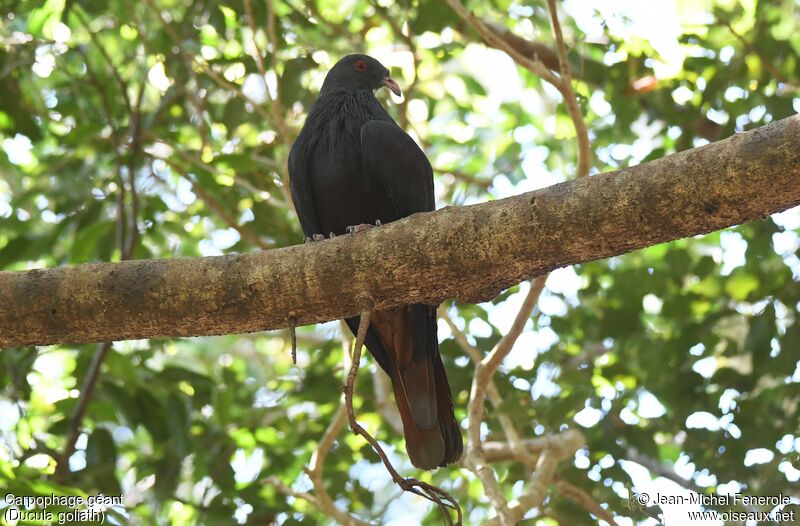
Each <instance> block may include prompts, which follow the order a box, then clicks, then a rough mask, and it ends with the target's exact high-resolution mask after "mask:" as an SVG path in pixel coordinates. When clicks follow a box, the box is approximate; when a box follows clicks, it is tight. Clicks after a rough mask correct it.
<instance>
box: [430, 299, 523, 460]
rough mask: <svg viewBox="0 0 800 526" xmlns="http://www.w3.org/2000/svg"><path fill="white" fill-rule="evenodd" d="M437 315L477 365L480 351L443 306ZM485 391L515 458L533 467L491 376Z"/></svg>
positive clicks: (479, 360) (479, 359)
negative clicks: (503, 410)
mask: <svg viewBox="0 0 800 526" xmlns="http://www.w3.org/2000/svg"><path fill="white" fill-rule="evenodd" d="M439 317H441V318H442V319H443V320H444V321H445V323H446V324H447V326H448V327H449V328H450V332H452V333H453V338H454V339H455V341H456V343H457V344H458V345H459V347H461V349H462V350H463V351H464V352H465V353H467V355H469V357H470V358H471V359H472V361H473V362H474V363H475V365H476V366H477V365H479V364H480V363H481V359H482V357H481V352H480V351H479V350H478V349H476V348H475V347H474V346H473V345H472V344H471V343H469V340H467V335H466V334H464V333H463V332H462V331H461V329H459V328H458V327H457V326H456V324H455V323H454V322H453V320H452V319H451V318H450V315H449V314H448V313H447V310H446V309H445V308H444V306H442V308H440V309H439ZM486 393H487V395H488V398H489V401H490V402H491V403H492V407H494V409H495V411H497V420H498V421H499V422H500V427H502V428H503V432H504V433H505V435H506V437H507V438H508V442H509V443H510V444H511V449H512V450H513V451H514V453H515V455H516V457H517V460H520V461H522V462H524V463H525V464H527V465H528V466H529V467H533V465H534V464H535V463H536V459H535V457H534V456H533V455H531V454H530V453H529V452H528V450H527V449H526V448H525V446H524V444H523V442H524V441H523V440H522V437H521V436H520V434H519V431H518V430H517V426H516V425H514V421H513V420H512V419H511V417H510V416H508V414H506V413H505V412H501V411H500V406H501V405H502V403H503V397H502V396H501V395H500V391H499V390H498V389H497V385H496V384H495V383H494V379H493V378H489V384H488V385H487V388H486ZM483 454H484V457H486V456H487V455H486V452H485V451H484V452H483ZM487 461H488V459H487Z"/></svg>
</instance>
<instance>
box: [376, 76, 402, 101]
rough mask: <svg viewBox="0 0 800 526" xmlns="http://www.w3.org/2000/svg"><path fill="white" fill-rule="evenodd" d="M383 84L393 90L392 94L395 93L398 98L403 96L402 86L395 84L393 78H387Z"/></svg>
mask: <svg viewBox="0 0 800 526" xmlns="http://www.w3.org/2000/svg"><path fill="white" fill-rule="evenodd" d="M381 84H383V85H384V86H386V87H387V88H389V89H390V90H392V93H394V94H395V95H397V96H398V97H399V96H400V95H401V92H400V85H399V84H397V82H395V80H394V79H393V78H392V77H386V78H385V79H383V80H382V81H381Z"/></svg>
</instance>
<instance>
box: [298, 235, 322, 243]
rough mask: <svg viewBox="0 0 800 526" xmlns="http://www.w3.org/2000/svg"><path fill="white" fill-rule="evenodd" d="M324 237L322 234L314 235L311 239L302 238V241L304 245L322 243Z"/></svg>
mask: <svg viewBox="0 0 800 526" xmlns="http://www.w3.org/2000/svg"><path fill="white" fill-rule="evenodd" d="M325 239H326V237H325V236H324V235H322V234H314V235H313V236H312V237H304V238H303V241H304V242H306V243H313V242H314V241H324V240H325Z"/></svg>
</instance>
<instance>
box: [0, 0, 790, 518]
mask: <svg viewBox="0 0 800 526" xmlns="http://www.w3.org/2000/svg"><path fill="white" fill-rule="evenodd" d="M547 4H548V3H547V2H536V3H533V4H531V3H529V2H517V1H512V0H492V1H489V2H477V1H472V2H461V3H459V2H458V1H456V0H448V1H447V2H445V1H441V0H413V1H412V0H398V1H396V2H391V1H382V0H352V1H347V2H335V1H329V0H312V1H310V2H300V1H295V0H265V1H264V2H260V1H251V0H243V2H241V3H239V2H211V1H203V0H196V1H189V0H145V1H143V2H140V3H125V2H117V1H111V2H96V1H85V2H71V1H65V0H47V1H45V2H38V3H34V2H30V3H26V2H16V1H6V2H4V4H3V5H4V9H3V10H2V12H0V13H2V17H3V18H2V19H1V20H0V38H2V41H1V43H0V144H2V148H0V270H6V271H21V270H26V269H32V268H44V267H47V268H49V267H61V266H67V265H74V264H80V263H86V262H105V261H121V260H128V259H155V258H172V257H177V256H209V255H220V254H230V253H247V252H252V251H255V250H258V249H272V248H280V247H286V246H290V245H294V244H298V243H300V242H302V234H301V232H300V228H299V224H298V222H297V218H296V216H295V214H294V211H293V209H292V205H291V199H290V197H289V194H288V180H287V172H286V158H287V156H288V151H289V147H290V145H291V143H292V141H293V139H294V137H295V136H296V134H297V132H298V130H299V128H300V126H301V125H302V122H303V118H304V116H305V114H306V112H307V110H308V108H309V106H310V104H311V103H312V102H313V100H314V98H315V96H316V94H317V92H318V90H319V87H320V85H321V83H322V79H323V78H324V74H325V72H326V71H327V69H328V68H329V67H330V66H331V65H332V64H333V63H335V61H336V60H337V59H338V58H340V57H341V56H343V55H344V54H347V53H350V52H354V51H363V52H367V53H370V54H371V55H373V56H375V57H376V58H378V59H379V60H381V61H382V62H383V63H384V64H385V65H387V66H389V67H391V68H392V69H393V76H394V77H395V78H396V79H397V80H398V82H400V84H401V86H402V88H403V91H404V96H403V98H402V99H397V98H394V99H393V98H390V97H389V95H388V94H381V95H380V96H381V98H382V99H383V102H384V103H385V104H386V106H387V108H388V109H389V111H390V112H391V113H392V115H393V116H394V117H395V119H396V120H397V121H398V122H399V123H400V124H401V125H402V126H403V127H404V128H405V129H406V130H407V131H409V132H410V133H411V134H412V135H413V136H414V137H415V138H416V139H417V140H418V141H419V142H420V144H421V145H422V146H423V149H424V150H425V151H426V153H427V154H428V156H429V158H430V160H431V163H432V165H433V167H434V170H435V177H436V181H435V182H436V196H437V204H438V206H439V207H443V206H448V205H450V206H458V205H465V204H473V203H478V202H484V201H489V200H493V199H497V198H500V197H505V196H509V195H515V194H520V193H522V192H524V191H529V190H532V189H537V188H543V187H546V186H548V185H551V184H553V183H556V182H561V181H565V180H568V179H571V178H573V177H575V176H576V174H579V173H580V172H581V159H584V160H585V161H586V162H589V163H590V164H589V165H588V166H589V167H590V168H591V173H592V174H597V173H601V172H607V171H610V170H615V169H620V168H626V167H629V166H635V165H639V164H642V163H646V162H649V161H653V160H655V159H660V158H662V157H664V156H666V155H668V154H671V153H674V152H678V151H684V150H688V149H690V148H694V147H699V146H702V145H704V144H707V143H709V142H714V141H717V140H720V139H723V138H726V137H729V136H731V135H733V134H735V133H737V132H743V131H748V130H752V129H755V128H758V127H761V126H764V125H766V124H769V123H771V122H773V121H776V120H779V119H782V118H784V117H787V116H790V115H793V114H794V113H796V112H798V111H800V93H799V92H798V86H800V77H798V71H800V65H799V64H798V63H797V62H798V59H797V57H798V56H800V31H798V29H800V18H798V17H800V13H798V7H797V4H796V2H792V1H791V0H769V1H765V0H760V1H756V0H752V1H751V0H745V1H742V2H728V1H719V2H707V3H701V4H691V5H689V3H680V2H677V3H676V4H675V5H672V4H671V3H658V5H656V4H655V3H654V4H653V5H652V6H649V7H646V8H640V9H633V8H631V10H628V11H626V10H625V9H622V8H616V7H615V4H613V3H612V4H609V5H605V4H604V5H603V6H602V7H599V8H597V9H594V8H589V7H587V6H586V5H584V4H583V3H580V2H566V3H564V4H563V5H562V4H559V12H558V16H559V18H560V20H561V28H560V29H561V30H562V31H563V38H564V40H565V42H566V48H567V53H566V56H565V57H563V58H566V64H568V65H569V69H566V68H565V67H564V66H565V65H566V64H565V63H564V61H563V60H562V61H560V60H559V51H560V50H561V48H560V46H559V43H558V41H557V39H556V37H555V36H554V34H553V31H552V28H551V24H552V22H551V15H550V11H549V9H548V5H547ZM620 5H622V4H620ZM459 6H466V8H467V10H462V11H459V10H458V7H459ZM498 48H499V49H498ZM526 61H528V62H526ZM529 63H535V64H537V65H538V66H536V67H541V68H542V70H537V69H536V67H534V68H531V67H529V66H530V64H529ZM526 64H527V66H526ZM537 71H539V73H537ZM548 73H549V74H550V75H554V76H555V77H556V78H557V79H563V78H565V77H566V78H567V79H569V76H570V75H569V73H571V78H572V82H568V83H566V84H568V85H569V86H570V87H571V89H572V90H574V95H575V97H574V99H572V98H570V97H567V99H566V100H567V102H569V103H571V102H572V100H575V101H577V103H578V104H577V105H575V106H574V107H572V108H570V104H565V103H564V102H565V97H564V94H563V91H559V90H557V89H554V88H553V87H552V86H551V85H550V84H548V83H547V82H546V81H545V80H543V78H546V76H547V74H548ZM543 75H544V77H543ZM575 108H577V109H578V110H579V113H580V115H582V118H583V119H584V120H585V126H586V129H587V130H588V133H585V134H583V133H582V131H581V129H580V127H579V126H576V125H575V123H576V122H577V121H576V116H575V114H574V111H575ZM576 128H577V131H576ZM582 138H585V139H588V145H589V149H588V153H590V155H588V156H587V155H586V153H587V150H585V149H584V148H583V147H582V146H580V140H579V139H582ZM579 154H582V155H579ZM797 169H798V168H797V166H794V167H792V166H775V170H781V171H782V173H787V172H789V171H791V170H794V173H796V172H797ZM601 197H602V195H601V196H600V197H598V200H597V203H596V206H597V209H598V211H603V210H604V209H605V208H604V207H605V204H606V202H605V201H603V199H602V198H601ZM596 241H597V243H598V244H602V243H603V239H602V237H601V236H600V235H598V238H597V240H596ZM196 286H197V287H202V286H203V284H202V283H196ZM537 300H538V303H537ZM534 305H536V309H535V310H534V311H533V313H532V314H531V311H530V309H533V307H534ZM526 307H527V308H528V310H527V311H526V310H525V309H526ZM799 310H800V211H799V210H798V209H797V208H794V209H791V210H789V211H787V212H784V213H781V214H776V215H774V216H772V217H769V218H766V219H763V220H759V221H755V222H751V223H747V224H743V225H741V226H737V227H734V228H731V229H727V230H723V231H719V232H715V233H711V234H708V235H704V236H698V237H692V238H687V239H682V240H678V241H674V242H670V243H666V244H658V245H654V246H650V247H648V248H645V249H643V250H639V251H637V252H633V253H630V254H627V255H624V256H618V257H613V258H610V259H606V260H601V261H594V262H589V263H583V264H580V265H576V266H573V267H568V268H566V269H561V270H558V271H555V272H554V273H552V274H550V276H549V277H548V278H547V279H546V282H545V281H544V278H543V279H541V280H539V281H534V282H533V283H532V284H531V283H527V282H526V283H523V284H521V285H519V286H514V287H512V288H510V289H508V290H506V291H504V292H502V293H501V294H500V295H499V296H497V297H496V298H495V299H493V300H491V301H488V302H485V303H480V304H468V303H462V302H447V303H445V304H444V305H443V306H442V307H441V309H440V323H439V326H440V327H439V337H440V342H441V344H440V347H441V351H442V354H443V359H444V362H445V367H446V369H447V372H448V377H449V378H450V383H451V387H452V389H453V398H454V403H455V407H456V417H457V419H460V420H461V421H462V427H464V430H465V431H464V432H465V436H466V433H467V431H466V429H467V427H468V425H469V424H470V423H473V424H475V425H478V424H479V425H480V429H479V432H480V437H481V440H482V441H483V444H484V455H483V457H484V459H485V460H486V462H487V463H488V465H489V466H490V468H491V472H492V476H493V477H494V478H495V479H496V481H497V486H498V489H499V490H500V495H499V497H498V496H497V495H494V494H492V490H491V488H487V486H486V484H485V482H486V481H485V479H484V478H483V477H482V476H478V475H477V474H476V468H475V466H462V467H451V468H447V469H440V470H438V471H436V472H433V473H430V474H420V473H415V472H414V470H413V469H412V468H411V466H410V464H409V463H408V461H407V459H406V458H405V452H404V449H403V447H402V433H401V432H400V430H399V427H398V425H397V415H396V414H395V413H394V412H393V411H394V409H393V408H392V405H393V404H392V403H391V401H389V402H387V397H390V396H391V394H390V391H391V389H390V388H388V386H387V382H386V379H385V378H384V377H383V376H382V375H381V373H380V372H379V371H377V367H376V366H375V364H374V363H373V362H372V360H371V358H369V357H366V358H364V359H363V360H362V370H361V374H360V379H359V384H358V390H357V396H356V404H355V409H356V413H357V417H358V419H359V421H360V422H361V423H362V424H363V425H365V427H367V428H368V429H369V430H370V431H371V432H372V434H373V435H374V436H376V437H377V438H378V439H379V440H380V441H381V443H382V444H383V445H384V448H385V449H386V451H387V452H388V454H389V456H390V458H391V460H392V461H393V463H394V464H395V466H397V467H398V469H400V471H401V472H403V473H404V474H410V475H415V476H417V477H418V478H421V479H422V480H425V481H429V482H432V483H435V484H437V485H439V486H440V487H442V488H443V489H445V490H446V491H448V492H449V493H450V494H452V495H453V497H454V498H455V499H456V500H457V501H458V502H459V504H460V505H461V508H462V509H463V512H464V516H465V518H464V521H465V523H466V524H477V523H482V522H484V521H486V520H489V519H490V518H491V517H494V516H495V513H496V509H497V502H498V501H499V502H502V501H503V500H506V501H511V502H512V503H513V502H523V503H532V505H531V506H528V508H527V509H524V514H525V518H526V519H527V520H526V523H530V524H542V525H552V524H577V525H580V524H595V523H597V521H598V520H605V521H606V522H608V521H610V520H615V521H616V522H617V523H618V524H626V523H627V524H636V523H639V522H641V523H643V524H653V523H654V522H653V521H654V520H663V516H662V517H661V518H659V510H656V509H649V510H647V509H643V508H642V507H640V506H636V505H634V504H633V502H632V501H630V500H629V496H631V495H633V494H634V492H639V493H641V492H643V491H646V490H647V488H646V487H642V486H643V484H649V483H651V478H652V479H658V481H657V483H658V484H661V485H660V486H658V485H654V486H653V487H662V488H663V487H669V488H673V490H674V491H676V492H678V491H679V489H678V487H680V488H683V489H682V490H680V491H684V490H691V491H697V492H701V493H724V492H735V493H743V494H749V495H777V494H783V495H787V496H793V497H795V498H797V497H800V495H799V494H798V491H797V481H798V480H800V459H799V458H798V455H800V362H798V360H799V359H800V354H798V350H800V324H798V319H797V312H798V311H799ZM520 312H521V313H522V316H518V315H517V314H518V313H520ZM515 317H516V319H515ZM509 334H511V335H514V338H509V337H508V335H509ZM296 339H297V364H296V365H295V364H293V363H292V356H291V351H290V349H291V338H290V335H289V332H288V331H286V330H282V331H274V332H266V333H253V334H247V335H228V336H219V337H204V338H186V339H166V340H133V341H120V342H114V343H101V344H97V345H53V346H48V347H39V348H35V347H25V348H10V349H4V350H2V351H0V365H2V366H0V431H2V438H1V439H0V489H4V490H6V491H5V492H3V493H13V494H15V495H42V496H45V495H83V496H88V495H96V494H98V493H101V492H102V493H104V494H106V495H120V494H122V495H124V502H123V504H122V505H116V506H113V507H110V508H108V512H109V517H108V520H109V521H110V522H111V523H114V524H129V523H130V524H231V523H233V522H238V523H242V524H270V523H276V524H296V523H303V524H309V523H320V524H325V523H330V522H338V523H344V524H358V523H360V522H359V521H364V522H367V523H371V522H379V523H387V524H389V523H393V522H392V521H395V522H394V524H400V523H403V522H402V521H404V520H405V521H410V522H412V523H413V522H415V521H419V522H421V523H425V524H438V523H441V521H442V516H441V514H440V511H439V510H438V509H437V508H436V506H434V505H432V504H430V503H428V502H427V501H423V500H421V499H418V498H417V497H414V496H412V495H410V494H407V493H406V494H403V493H402V491H401V490H399V489H398V488H397V487H396V486H395V485H394V484H393V483H392V481H391V478H390V477H389V475H388V473H386V471H385V470H384V468H383V466H382V465H381V464H380V461H379V460H378V457H377V456H376V455H375V453H374V452H373V451H372V450H371V449H370V448H369V446H368V445H366V444H365V443H364V442H363V440H362V439H361V438H360V437H357V436H355V435H352V434H350V433H348V432H347V431H346V430H342V427H343V425H344V420H343V415H344V413H343V412H342V409H341V407H342V406H341V400H340V395H341V391H342V385H343V383H344V373H343V364H345V363H346V360H345V359H344V358H343V357H344V356H345V355H347V351H346V350H344V349H346V348H347V347H348V346H349V345H351V344H352V342H351V341H350V338H349V335H347V334H345V333H343V332H342V331H341V327H340V325H339V324H337V323H328V324H322V325H317V326H309V327H301V328H298V329H297V338H296ZM506 344H508V345H512V346H513V349H511V348H509V349H507V350H508V351H510V352H509V354H508V355H507V356H505V358H504V359H503V360H502V363H500V364H498V365H499V370H498V371H497V373H496V374H494V375H493V376H492V375H490V376H489V380H490V381H491V383H488V382H484V383H483V384H482V385H483V388H485V389H487V390H488V398H489V402H490V403H487V404H486V408H485V410H483V409H482V411H483V413H484V415H483V417H482V418H481V419H480V420H479V421H478V422H477V423H476V422H475V421H474V420H471V419H470V418H468V417H472V416H474V413H473V412H470V413H469V414H468V410H467V408H468V403H469V400H470V390H471V389H474V384H475V382H473V374H474V371H475V366H474V361H476V360H477V361H479V360H481V359H482V358H483V357H484V356H486V355H487V353H490V352H491V351H492V350H493V349H497V348H502V347H503V346H504V345H506ZM343 348H344V349H343ZM480 407H481V408H483V404H480ZM471 410H472V408H471ZM542 459H545V460H542ZM548 459H549V460H548ZM551 461H552V462H551ZM664 481H669V482H664ZM540 482H541V483H542V485H541V486H538V485H537V484H539V483H540ZM652 484H656V482H652ZM320 488H324V490H325V491H324V492H320V491H319V490H320ZM542 488H543V489H542ZM537 492H538V493H537ZM539 497H541V498H539ZM514 499H516V500H514ZM526 499H528V500H526ZM537 499H538V500H537ZM634 500H635V499H634ZM8 504H9V503H8V502H3V501H0V511H3V512H5V511H6V509H7V508H8ZM662 511H664V512H665V513H666V514H667V517H669V515H668V514H669V512H670V510H669V509H668V508H666V507H664V509H663V510H662ZM612 516H613V517H614V519H612ZM626 521H627V522H626ZM406 523H407V522H406Z"/></svg>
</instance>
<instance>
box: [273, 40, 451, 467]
mask: <svg viewBox="0 0 800 526" xmlns="http://www.w3.org/2000/svg"><path fill="white" fill-rule="evenodd" d="M381 87H387V88H389V89H390V90H391V91H392V92H393V93H395V94H396V95H398V96H399V95H400V88H399V86H398V85H397V83H396V82H395V81H394V80H392V78H391V77H390V76H389V71H388V70H387V69H386V68H385V67H384V66H383V65H382V64H381V63H380V62H378V61H377V60H375V59H374V58H372V57H369V56H367V55H348V56H346V57H344V58H343V59H341V60H340V61H339V62H337V63H336V65H335V66H333V68H332V69H331V70H330V71H329V72H328V75H327V77H325V82H324V83H323V84H322V91H321V92H320V94H319V98H317V100H316V102H315V103H314V105H313V106H312V108H311V111H310V112H309V113H308V117H307V118H306V122H305V125H304V126H303V129H302V130H301V131H300V135H299V136H298V137H297V140H296V141H295V143H294V145H293V146H292V151H291V153H290V155H289V176H290V179H291V187H292V200H293V201H294V205H295V209H296V210H297V214H298V216H299V217H300V224H301V226H302V228H303V233H304V234H305V236H306V238H307V239H313V240H316V239H321V238H322V237H323V236H327V235H328V234H330V233H333V234H336V235H340V234H345V233H347V232H348V230H349V229H350V228H349V227H352V226H357V225H364V224H376V222H381V223H389V222H391V221H395V220H397V219H400V218H403V217H406V216H408V215H411V214H413V213H416V212H427V211H430V210H433V209H434V207H435V205H434V196H433V171H432V170H431V165H430V163H429V162H428V159H427V158H426V157H425V154H424V153H422V150H420V148H419V146H417V144H416V143H415V142H414V140H413V139H411V137H409V136H408V134H406V132H404V131H403V130H402V129H401V128H400V127H399V126H398V125H397V123H395V122H394V120H393V119H392V118H391V117H390V116H389V114H388V113H387V112H386V110H385V109H384V108H383V106H381V104H380V102H378V99H376V98H375V93H374V92H375V90H376V89H378V88H381ZM371 319H372V320H371V324H370V327H369V331H368V332H367V337H366V342H365V343H366V346H367V349H369V351H370V353H372V356H374V357H375V360H376V361H377V362H378V364H379V365H380V366H381V368H383V370H384V371H386V374H388V375H389V378H391V380H392V387H393V391H394V397H395V401H396V402H397V407H398V409H399V410H400V416H401V417H402V420H403V430H404V435H405V440H406V450H407V451H408V455H409V457H410V458H411V462H412V463H413V464H414V465H415V466H417V467H419V468H422V469H433V468H435V467H437V466H444V465H446V464H449V463H451V462H455V461H456V460H458V458H459V457H460V456H461V451H462V448H463V446H462V442H461V432H460V430H459V427H458V424H457V423H456V420H455V416H454V414H453V401H452V397H451V395H450V386H449V385H448V384H447V376H446V374H445V371H444V366H443V365H442V359H441V357H440V356H439V345H438V341H437V338H436V308H435V307H431V306H428V305H409V306H405V307H399V308H395V309H391V310H383V311H374V312H373V313H372V316H371ZM346 321H347V325H348V326H349V327H350V329H351V330H352V331H353V333H355V332H357V330H358V321H359V319H358V318H357V317H356V318H350V319H348V320H346Z"/></svg>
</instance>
